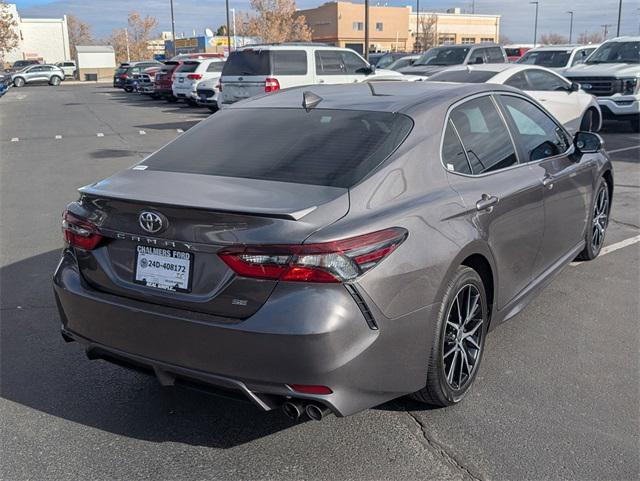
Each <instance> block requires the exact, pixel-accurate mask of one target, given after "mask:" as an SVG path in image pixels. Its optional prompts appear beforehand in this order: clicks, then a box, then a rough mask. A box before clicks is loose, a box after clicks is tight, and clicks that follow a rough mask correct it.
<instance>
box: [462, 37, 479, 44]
mask: <svg viewBox="0 0 640 481" xmlns="http://www.w3.org/2000/svg"><path fill="white" fill-rule="evenodd" d="M462 43H463V44H464V45H470V44H473V43H476V39H475V38H473V37H462Z"/></svg>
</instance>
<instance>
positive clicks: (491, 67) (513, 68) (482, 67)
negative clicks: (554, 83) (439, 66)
mask: <svg viewBox="0 0 640 481" xmlns="http://www.w3.org/2000/svg"><path fill="white" fill-rule="evenodd" d="M461 70H466V71H468V72H474V71H476V72H492V73H495V74H496V75H497V74H499V73H502V72H506V71H510V72H514V73H515V72H520V71H522V70H544V71H545V72H551V73H553V74H555V72H554V71H553V70H550V69H548V68H546V67H543V66H542V65H534V64H529V63H483V64H478V65H454V66H453V67H449V68H447V69H445V70H443V71H442V72H439V73H445V72H451V71H461ZM556 75H557V74H556Z"/></svg>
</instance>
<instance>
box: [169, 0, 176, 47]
mask: <svg viewBox="0 0 640 481" xmlns="http://www.w3.org/2000/svg"><path fill="white" fill-rule="evenodd" d="M170 2H171V45H172V46H173V48H172V49H171V50H173V52H172V55H171V56H172V57H175V56H176V20H175V18H174V16H173V0H170Z"/></svg>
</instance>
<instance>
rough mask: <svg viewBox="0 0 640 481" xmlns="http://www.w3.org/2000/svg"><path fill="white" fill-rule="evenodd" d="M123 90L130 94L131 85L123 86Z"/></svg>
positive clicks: (131, 90)
mask: <svg viewBox="0 0 640 481" xmlns="http://www.w3.org/2000/svg"><path fill="white" fill-rule="evenodd" d="M124 91H125V92H127V93H128V94H130V93H131V92H133V87H125V88H124Z"/></svg>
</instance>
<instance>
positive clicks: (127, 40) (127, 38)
mask: <svg viewBox="0 0 640 481" xmlns="http://www.w3.org/2000/svg"><path fill="white" fill-rule="evenodd" d="M124 42H125V44H126V46H127V62H131V54H130V53H129V29H128V28H125V29H124Z"/></svg>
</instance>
